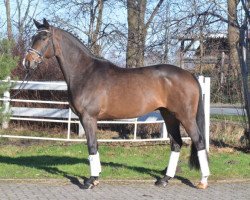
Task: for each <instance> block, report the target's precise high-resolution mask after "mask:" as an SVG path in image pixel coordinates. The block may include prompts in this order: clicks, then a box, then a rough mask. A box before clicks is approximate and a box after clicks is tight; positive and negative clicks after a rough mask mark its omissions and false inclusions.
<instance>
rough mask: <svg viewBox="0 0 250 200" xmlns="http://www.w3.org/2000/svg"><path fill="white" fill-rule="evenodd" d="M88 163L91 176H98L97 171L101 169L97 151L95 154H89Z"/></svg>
mask: <svg viewBox="0 0 250 200" xmlns="http://www.w3.org/2000/svg"><path fill="white" fill-rule="evenodd" d="M89 164H90V174H91V176H99V173H100V172H101V171H102V169H101V162H100V156H99V153H98V152H97V154H95V155H89Z"/></svg>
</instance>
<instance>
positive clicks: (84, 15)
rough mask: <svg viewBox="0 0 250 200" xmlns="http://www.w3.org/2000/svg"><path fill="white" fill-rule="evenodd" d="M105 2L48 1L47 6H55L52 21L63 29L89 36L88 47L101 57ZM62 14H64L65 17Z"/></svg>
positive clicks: (95, 0) (103, 0)
mask: <svg viewBox="0 0 250 200" xmlns="http://www.w3.org/2000/svg"><path fill="white" fill-rule="evenodd" d="M104 2H105V0H90V1H71V0H62V1H58V0H47V4H49V5H50V6H51V5H54V7H52V9H51V14H52V20H53V21H54V22H55V23H56V24H57V25H60V26H61V27H63V28H66V29H69V30H74V32H77V33H79V34H80V35H82V34H84V36H87V46H88V48H89V49H91V51H92V52H93V53H94V54H95V55H97V56H101V50H102V47H101V43H100V38H102V37H103V31H102V30H103V29H102V25H103V10H104V6H105V4H104ZM60 12H63V13H64V15H63V17H61V14H60Z"/></svg>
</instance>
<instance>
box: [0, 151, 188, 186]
mask: <svg viewBox="0 0 250 200" xmlns="http://www.w3.org/2000/svg"><path fill="white" fill-rule="evenodd" d="M0 163H5V164H14V165H19V166H25V167H30V168H36V169H39V170H44V171H46V172H47V173H50V174H55V175H60V176H63V177H65V178H67V179H68V180H69V181H70V182H71V183H72V184H74V185H77V186H78V187H79V188H82V187H83V182H81V181H80V179H83V180H85V179H86V177H84V176H81V177H79V176H78V175H76V174H73V173H69V172H66V171H62V170H60V169H58V168H57V167H56V166H57V165H75V164H79V163H81V164H86V165H89V161H88V159H84V158H73V157H68V156H47V155H44V156H27V157H25V156H24V157H23V156H22V157H16V158H13V157H8V156H0ZM102 166H110V167H114V168H126V169H129V170H134V171H137V172H138V173H142V174H145V173H146V174H149V175H150V176H151V177H152V178H154V179H156V180H157V179H159V178H160V177H159V174H162V175H163V174H164V173H165V170H163V171H160V170H153V169H150V168H145V167H137V166H129V165H126V164H120V163H114V162H102ZM176 178H177V179H178V180H180V181H181V182H182V183H184V184H186V185H188V186H190V187H193V184H192V183H191V182H190V181H189V180H188V179H185V178H183V177H180V176H177V177H176Z"/></svg>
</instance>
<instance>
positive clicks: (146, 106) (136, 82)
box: [23, 19, 210, 189]
mask: <svg viewBox="0 0 250 200" xmlns="http://www.w3.org/2000/svg"><path fill="white" fill-rule="evenodd" d="M34 23H35V25H36V27H37V33H36V34H35V35H34V36H33V37H32V45H31V47H30V48H29V49H28V51H27V52H26V55H25V58H24V59H23V65H24V66H25V68H27V69H28V70H30V69H35V68H36V67H37V66H38V64H39V63H41V62H42V61H43V59H44V58H47V59H48V58H51V57H54V56H55V57H56V59H57V61H58V63H59V66H60V68H61V70H62V73H63V75H64V78H65V81H66V83H67V86H68V98H69V104H70V107H71V108H72V110H73V111H74V113H76V114H77V116H78V117H79V119H80V121H81V123H82V125H83V127H84V129H85V132H86V138H87V145H88V152H89V158H88V159H89V163H90V178H88V179H87V180H85V182H84V188H85V189H89V188H93V187H95V186H96V185H98V184H99V174H100V173H101V163H100V157H99V153H98V144H97V139H96V129H97V120H108V119H121V118H122V119H124V118H134V117H138V116H141V115H144V114H146V113H149V112H152V111H155V110H159V111H160V113H161V115H162V117H163V119H164V121H165V123H166V125H167V131H168V133H169V134H170V139H171V154H170V160H169V163H168V168H167V171H166V174H165V175H164V177H163V178H161V179H159V180H157V181H156V182H155V185H157V186H166V185H167V184H168V181H169V180H170V179H171V178H173V177H174V176H175V172H176V167H177V164H178V160H179V155H180V149H181V147H182V139H181V135H180V124H182V125H183V127H184V128H185V130H186V132H187V133H188V135H189V136H190V138H191V140H192V146H191V155H190V166H191V167H193V168H195V169H200V170H201V181H200V182H199V183H198V185H197V188H199V189H205V188H207V186H208V182H207V179H208V176H209V175H210V171H209V166H208V156H207V152H206V148H205V137H204V110H203V105H202V94H201V88H200V85H199V83H198V81H197V79H196V78H195V77H194V76H193V75H192V74H191V73H189V72H188V71H186V70H183V69H181V68H178V67H176V66H173V65H167V64H158V65H154V66H147V67H141V68H133V69H128V68H120V67H117V66H116V65H114V64H113V63H111V62H110V61H107V60H105V59H100V58H98V57H96V56H94V55H93V54H92V53H91V52H90V51H89V50H88V49H87V48H86V46H85V45H84V44H83V43H82V42H81V41H80V40H79V39H77V38H76V37H75V36H74V35H73V34H71V33H69V32H67V31H65V30H62V29H60V28H56V27H53V26H50V24H49V23H48V21H47V20H46V19H43V23H39V22H38V21H36V20H34Z"/></svg>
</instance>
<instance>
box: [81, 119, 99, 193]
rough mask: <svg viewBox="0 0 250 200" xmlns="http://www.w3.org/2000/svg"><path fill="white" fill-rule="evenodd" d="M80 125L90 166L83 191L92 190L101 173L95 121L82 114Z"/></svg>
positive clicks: (97, 182)
mask: <svg viewBox="0 0 250 200" xmlns="http://www.w3.org/2000/svg"><path fill="white" fill-rule="evenodd" d="M81 123H82V125H83V127H84V129H85V134H86V138H87V145H88V152H89V164H90V178H88V179H86V180H85V181H84V185H83V189H92V188H94V187H95V186H97V185H98V184H99V180H98V178H99V174H100V173H101V162H100V156H99V153H98V145H97V139H96V129H97V120H96V118H94V117H92V116H90V115H88V114H84V116H82V117H81Z"/></svg>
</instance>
